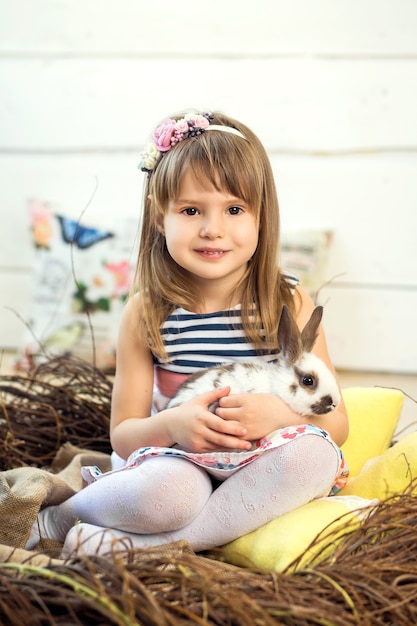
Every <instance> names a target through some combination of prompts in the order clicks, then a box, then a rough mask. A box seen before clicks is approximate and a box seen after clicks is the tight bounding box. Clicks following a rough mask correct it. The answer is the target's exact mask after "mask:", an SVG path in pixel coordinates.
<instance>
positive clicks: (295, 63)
mask: <svg viewBox="0 0 417 626" xmlns="http://www.w3.org/2000/svg"><path fill="white" fill-rule="evenodd" d="M188 107H192V108H201V109H217V110H219V109H220V110H223V111H225V112H227V113H229V114H230V115H232V116H234V117H237V118H240V119H241V120H242V121H244V122H245V123H247V124H248V125H249V126H251V127H252V128H253V130H254V131H255V132H257V133H258V135H259V136H260V138H261V139H262V140H263V142H264V143H265V145H266V147H267V149H268V151H269V153H270V156H271V160H272V164H273V168H274V172H275V175H276V181H277V185H278V191H279V197H280V206H281V214H282V225H283V228H284V229H293V228H299V227H303V226H306V227H314V228H326V229H331V230H332V231H333V232H334V242H333V246H332V250H331V258H330V263H329V267H328V278H329V279H332V280H331V284H330V285H329V286H328V287H326V288H325V289H323V290H322V292H321V294H320V300H321V301H322V302H323V303H325V304H326V310H325V326H326V329H327V335H328V341H329V344H330V349H331V353H332V356H333V359H334V362H335V364H336V365H337V366H338V367H341V368H350V369H357V370H380V371H397V372H410V373H414V372H417V331H416V317H417V253H416V243H415V241H416V237H417V183H416V180H417V2H416V0H337V1H335V0H314V1H312V0H257V1H256V2H255V1H254V0H211V2H209V3H207V2H205V3H200V4H196V3H190V2H185V1H184V0H176V1H174V0H158V2H150V1H149V0H148V1H146V2H145V1H144V0H83V2H74V0H60V1H58V0H32V1H31V2H29V1H28V0H2V2H1V4H0V120H1V122H0V181H1V182H0V215H1V218H2V227H1V228H0V316H1V317H0V319H1V324H0V347H6V348H13V347H16V346H18V345H19V343H20V341H21V337H22V335H23V332H24V326H23V324H22V321H21V320H20V319H19V316H21V317H22V318H23V319H25V318H26V319H27V317H28V307H29V298H30V282H31V263H32V255H31V249H30V245H29V238H28V237H29V235H28V221H27V200H28V198H31V197H35V198H38V199H40V200H45V201H48V202H50V203H52V204H53V205H54V206H59V207H61V208H62V210H64V211H66V212H69V211H72V212H73V214H74V215H75V216H78V215H79V214H80V213H81V211H82V210H83V208H84V207H85V205H86V204H87V202H88V200H89V198H90V196H91V194H92V192H93V189H94V187H95V184H96V180H97V181H98V190H97V192H96V194H95V196H94V198H93V201H92V202H91V205H90V206H89V208H88V214H87V215H88V216H91V218H92V219H93V218H94V219H96V218H97V217H98V216H100V217H102V218H103V219H104V220H105V219H108V218H109V217H111V216H113V217H117V216H120V215H126V216H127V215H130V216H132V215H136V214H138V211H139V206H140V200H141V188H142V178H141V174H140V173H139V172H138V170H137V161H138V153H139V151H140V149H141V147H142V145H143V143H144V142H145V141H146V140H147V138H148V135H149V132H150V130H151V129H152V127H153V125H154V123H156V122H157V121H159V120H160V119H161V118H163V117H165V116H166V115H167V114H170V113H172V112H175V111H177V110H182V109H184V108H188Z"/></svg>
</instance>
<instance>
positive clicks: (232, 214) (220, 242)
mask: <svg viewBox="0 0 417 626" xmlns="http://www.w3.org/2000/svg"><path fill="white" fill-rule="evenodd" d="M158 228H159V230H160V231H161V233H163V235H164V236H165V240H166V245H167V249H168V252H169V254H170V255H171V257H172V258H173V259H174V261H176V263H178V265H180V266H181V267H183V268H184V269H186V270H188V271H189V272H190V273H191V274H192V275H193V276H194V277H195V278H196V282H197V284H200V285H201V286H202V287H203V288H204V285H207V286H208V283H210V284H214V283H216V286H217V287H221V286H224V287H225V288H226V289H230V290H232V289H233V287H234V286H235V285H236V284H237V283H238V281H239V280H240V279H241V278H242V276H243V275H244V272H245V270H246V267H247V264H248V262H249V260H250V259H251V257H252V256H253V254H254V253H255V250H256V247H257V244H258V235H259V226H258V221H257V219H256V217H255V215H254V213H253V212H252V210H251V207H249V206H247V205H246V204H245V202H244V201H243V200H242V199H239V198H235V197H233V196H230V195H229V194H228V193H225V192H223V191H218V190H217V189H215V187H207V186H202V185H201V184H200V183H199V182H198V181H197V180H196V179H195V177H194V176H193V174H192V172H190V171H189V172H187V173H186V174H185V175H184V177H183V180H182V183H181V185H180V190H179V194H178V198H175V199H173V200H170V201H169V203H168V207H167V210H166V212H165V215H164V217H163V220H162V221H161V223H160V224H159V226H158Z"/></svg>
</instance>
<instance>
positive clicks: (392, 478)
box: [340, 432, 417, 500]
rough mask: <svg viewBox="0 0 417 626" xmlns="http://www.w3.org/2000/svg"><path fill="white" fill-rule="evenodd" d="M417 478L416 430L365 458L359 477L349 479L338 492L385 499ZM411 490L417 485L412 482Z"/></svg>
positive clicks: (404, 488)
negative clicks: (365, 461)
mask: <svg viewBox="0 0 417 626" xmlns="http://www.w3.org/2000/svg"><path fill="white" fill-rule="evenodd" d="M415 478H417V432H414V433H411V434H410V435H407V437H404V439H400V441H398V442H397V443H396V444H395V446H392V448H389V449H388V450H386V451H385V452H384V453H383V454H381V456H378V457H376V458H375V459H371V460H370V461H368V462H367V463H366V464H365V465H364V467H363V468H362V471H361V473H360V474H359V476H354V477H353V478H351V479H350V480H349V482H348V484H347V485H346V487H344V488H343V489H342V491H341V492H340V495H343V496H345V495H346V496H350V495H351V494H355V495H356V496H361V497H362V498H378V500H385V499H386V498H389V497H390V496H395V495H396V494H399V493H402V492H403V491H405V490H406V489H407V488H410V485H411V482H412V481H413V480H414V479H415ZM413 488H414V491H415V490H416V489H417V485H416V484H414V485H413Z"/></svg>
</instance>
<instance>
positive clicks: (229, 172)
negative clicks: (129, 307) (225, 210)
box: [133, 113, 294, 358]
mask: <svg viewBox="0 0 417 626" xmlns="http://www.w3.org/2000/svg"><path fill="white" fill-rule="evenodd" d="M212 116H213V119H212V123H213V124H216V125H222V126H228V127H232V128H236V129H237V130H239V131H240V132H241V133H242V135H244V137H245V139H242V138H241V137H239V136H236V135H235V134H232V133H228V132H222V131H216V130H212V131H210V132H205V133H202V134H200V135H199V136H197V137H190V138H188V139H185V140H184V141H181V142H179V143H178V144H176V145H175V146H174V147H173V148H171V149H170V150H169V151H167V152H166V153H164V154H163V156H162V157H161V158H160V160H159V161H158V163H157V165H156V167H155V169H154V170H153V172H152V173H151V174H150V175H149V178H148V179H147V181H146V183H145V189H144V206H143V214H142V225H141V237H140V246H139V254H138V261H137V266H136V272H135V280H134V285H133V290H134V291H135V292H139V294H140V297H139V303H140V304H139V311H138V313H139V316H138V322H139V323H138V330H139V334H140V337H141V340H142V341H144V342H146V343H147V344H148V345H149V347H150V349H151V351H152V353H153V354H155V355H157V356H159V357H161V358H165V357H166V352H165V349H164V346H163V342H162V338H161V334H160V328H161V326H162V324H163V322H164V321H165V320H166V318H167V317H168V315H169V314H170V313H171V312H172V311H173V310H174V309H175V308H176V307H182V308H184V309H187V310H195V306H196V294H193V292H192V289H190V274H189V273H188V271H186V270H184V269H183V268H182V267H181V266H179V265H178V264H177V263H176V262H175V261H174V260H173V259H172V257H171V256H170V254H169V253H168V250H167V247H166V245H165V238H164V236H163V235H162V234H161V232H160V231H159V230H158V227H157V224H158V223H161V221H162V219H163V216H164V214H165V211H166V208H167V206H168V202H169V201H170V200H171V199H173V198H174V199H175V198H177V197H178V194H179V189H180V185H181V182H182V178H183V176H184V174H185V172H186V171H189V170H190V169H191V170H192V172H193V174H194V175H195V177H196V179H197V180H198V181H199V183H200V184H203V185H208V186H213V187H215V188H216V189H217V190H220V191H224V192H225V193H228V194H230V195H233V196H235V197H237V198H242V200H244V201H245V203H247V205H248V206H249V207H250V208H251V210H252V211H253V212H254V215H255V217H256V219H257V220H258V224H259V241H258V246H257V249H256V251H255V253H254V255H253V257H252V259H251V261H250V262H249V263H248V267H247V270H246V273H245V275H244V277H243V279H242V281H241V282H240V284H239V285H236V287H235V289H238V288H239V289H241V292H242V298H241V307H242V324H243V329H244V331H245V334H246V336H247V337H248V339H249V340H250V341H252V342H253V343H254V344H255V346H256V347H257V348H258V349H262V348H265V347H268V348H271V347H278V342H277V329H278V321H279V317H280V313H281V308H282V305H283V304H284V303H285V304H287V305H288V306H289V307H290V309H293V308H294V301H293V300H294V299H293V297H292V295H291V292H290V289H289V286H288V283H287V282H286V281H285V278H284V277H283V276H282V274H281V272H280V270H279V267H278V253H279V208H278V198H277V193H276V188H275V183H274V179H273V174H272V170H271V165H270V162H269V159H268V156H267V154H266V151H265V149H264V147H263V145H262V144H261V142H260V141H259V139H258V138H257V137H256V135H255V134H254V133H253V132H252V131H251V130H250V129H249V128H247V127H246V126H244V125H243V124H241V123H240V122H238V121H236V120H233V119H231V118H229V117H227V116H226V115H223V114H220V113H213V114H212ZM180 117H181V115H180V116H174V119H177V118H180ZM231 297H232V294H231ZM198 304H201V303H199V302H198V301H197V305H198ZM253 304H255V315H254V309H253ZM266 344H267V345H266Z"/></svg>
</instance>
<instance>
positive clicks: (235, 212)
mask: <svg viewBox="0 0 417 626" xmlns="http://www.w3.org/2000/svg"><path fill="white" fill-rule="evenodd" d="M228 211H229V213H230V215H240V213H242V211H243V209H241V208H240V207H239V206H231V207H230V208H229V209H228Z"/></svg>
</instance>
